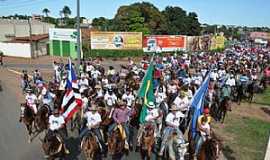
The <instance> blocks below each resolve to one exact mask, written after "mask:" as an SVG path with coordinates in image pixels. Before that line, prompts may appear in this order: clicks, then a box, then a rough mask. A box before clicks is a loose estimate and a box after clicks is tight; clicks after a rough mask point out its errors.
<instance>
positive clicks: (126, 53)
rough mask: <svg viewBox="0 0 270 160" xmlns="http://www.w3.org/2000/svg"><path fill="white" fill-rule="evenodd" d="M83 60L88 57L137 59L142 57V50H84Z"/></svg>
mask: <svg viewBox="0 0 270 160" xmlns="http://www.w3.org/2000/svg"><path fill="white" fill-rule="evenodd" d="M83 54H84V58H89V57H105V58H107V57H112V58H121V57H139V56H143V55H144V53H143V50H94V49H93V50H88V49H86V48H84V51H83Z"/></svg>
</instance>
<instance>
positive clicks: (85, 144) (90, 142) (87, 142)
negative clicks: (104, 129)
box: [81, 133, 102, 160]
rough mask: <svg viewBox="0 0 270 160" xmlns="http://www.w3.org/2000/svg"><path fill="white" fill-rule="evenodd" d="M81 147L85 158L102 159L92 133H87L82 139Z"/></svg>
mask: <svg viewBox="0 0 270 160" xmlns="http://www.w3.org/2000/svg"><path fill="white" fill-rule="evenodd" d="M81 149H82V151H83V153H84V156H85V158H86V160H96V159H99V160H101V159H102V156H101V153H100V148H99V145H98V142H97V138H96V137H95V135H94V134H92V133H90V134H88V135H87V136H85V137H84V138H83V139H82V142H81Z"/></svg>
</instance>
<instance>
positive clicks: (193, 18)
mask: <svg viewBox="0 0 270 160" xmlns="http://www.w3.org/2000/svg"><path fill="white" fill-rule="evenodd" d="M186 24H187V27H188V28H187V35H189V36H199V35H200V33H201V30H202V29H201V24H200V23H199V20H198V16H197V14H196V13H195V12H190V13H189V14H188V16H187V20H186Z"/></svg>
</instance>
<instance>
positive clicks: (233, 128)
mask: <svg viewBox="0 0 270 160" xmlns="http://www.w3.org/2000/svg"><path fill="white" fill-rule="evenodd" d="M226 121H227V122H229V123H228V124H227V126H226V128H225V132H226V133H227V134H231V135H233V136H232V137H231V138H233V141H228V142H226V141H225V145H226V146H225V149H224V150H223V152H224V154H225V156H227V158H228V159H245V160H261V159H263V158H264V154H265V150H266V146H267V141H268V136H269V125H270V123H269V122H265V121H262V120H258V119H254V118H248V117H242V118H240V117H234V118H233V117H230V116H228V119H227V120H226ZM229 148H231V149H229ZM232 149H233V151H234V154H233V155H232V154H231V153H230V151H229V150H232ZM235 153H236V155H235ZM230 157H231V158H230Z"/></svg>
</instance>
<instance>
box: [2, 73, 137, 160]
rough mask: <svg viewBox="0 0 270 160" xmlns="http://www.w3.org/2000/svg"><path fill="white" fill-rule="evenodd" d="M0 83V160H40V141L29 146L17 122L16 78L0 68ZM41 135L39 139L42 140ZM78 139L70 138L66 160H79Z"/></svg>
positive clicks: (134, 158)
mask: <svg viewBox="0 0 270 160" xmlns="http://www.w3.org/2000/svg"><path fill="white" fill-rule="evenodd" d="M0 75H1V76H0V81H1V85H2V87H3V91H1V92H0V110H1V111H0V131H1V132H0V155H1V158H0V159H1V160H40V159H44V158H43V152H42V149H41V143H40V141H39V138H36V139H34V141H33V142H32V143H31V144H29V143H28V142H27V133H26V128H25V127H24V125H23V124H21V123H19V122H18V117H19V114H20V113H19V112H20V109H19V104H20V103H21V102H23V96H22V94H21V92H20V88H19V83H18V80H19V77H18V76H17V75H15V74H14V73H11V72H9V71H7V70H6V69H1V68H0ZM43 136H44V135H42V134H41V135H39V136H38V137H40V138H43ZM76 137H77V136H76V135H74V134H73V133H71V134H70V138H69V140H68V147H69V148H70V151H71V153H72V154H71V155H70V156H69V157H68V158H67V160H79V159H82V156H81V154H80V151H79V147H78V146H79V141H78V139H77V138H76ZM124 159H128V160H138V159H139V155H138V154H137V153H131V154H130V155H129V157H125V158H124Z"/></svg>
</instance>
